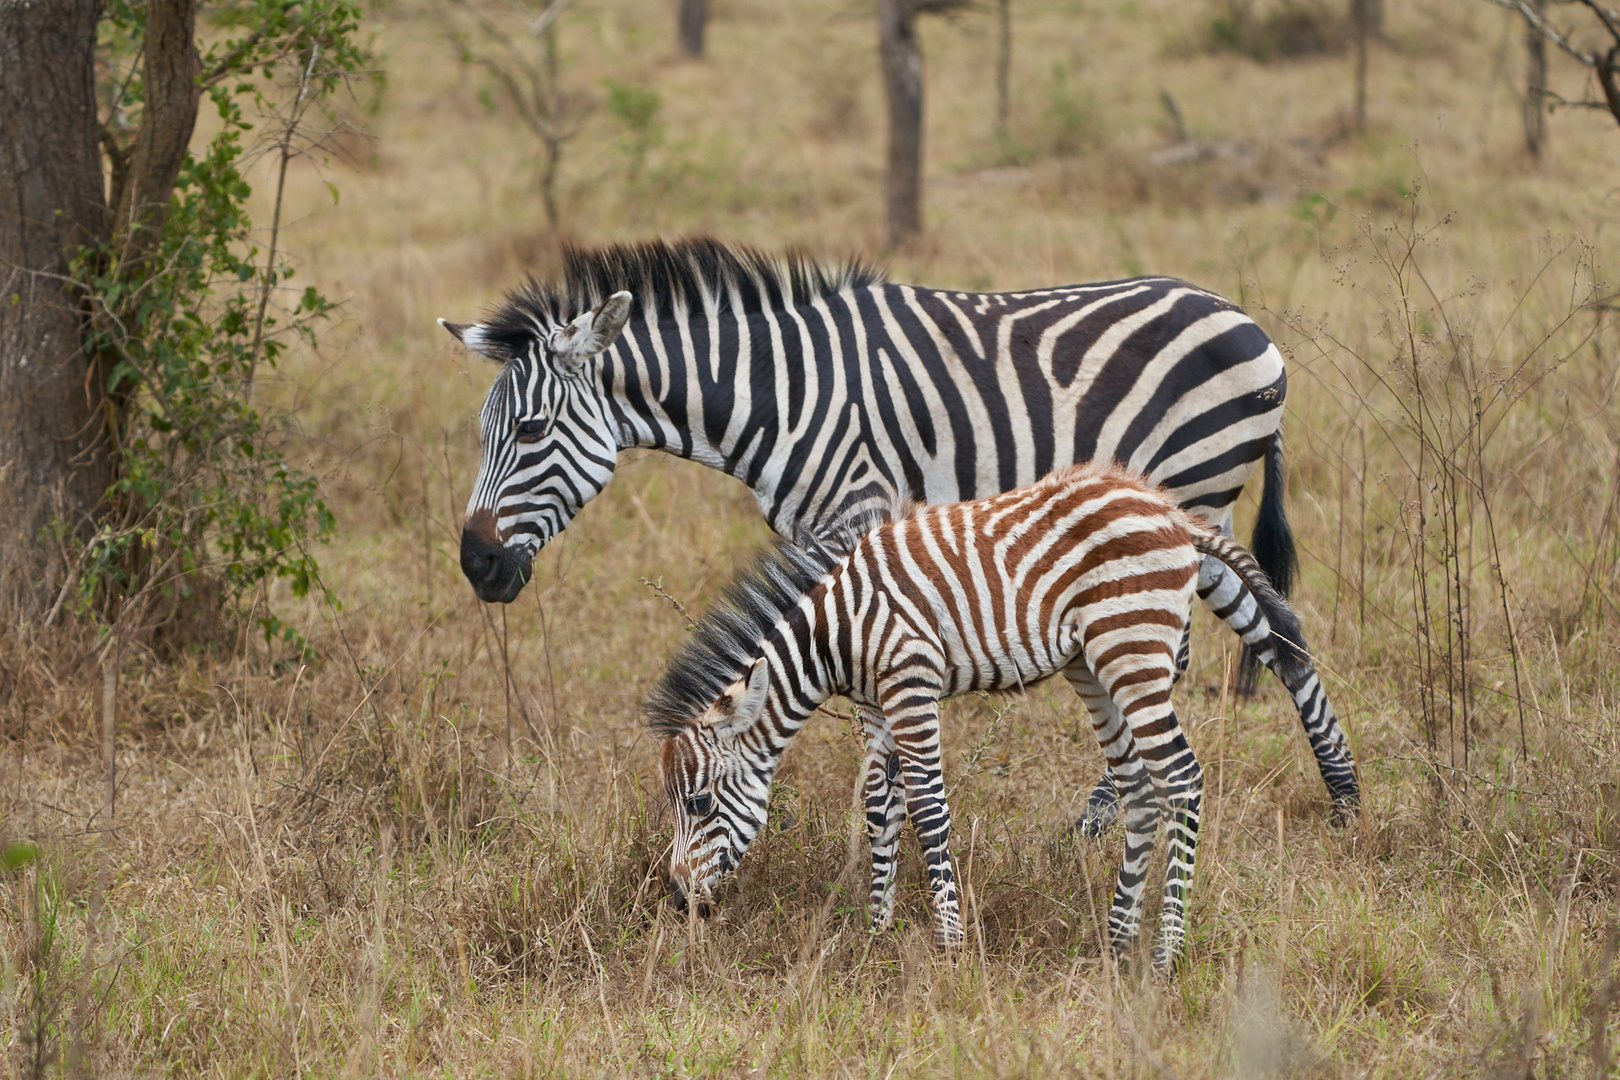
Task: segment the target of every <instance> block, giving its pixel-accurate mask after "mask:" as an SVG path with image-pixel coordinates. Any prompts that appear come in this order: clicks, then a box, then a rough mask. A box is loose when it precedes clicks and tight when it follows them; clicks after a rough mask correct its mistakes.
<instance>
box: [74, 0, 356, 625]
mask: <svg viewBox="0 0 1620 1080" xmlns="http://www.w3.org/2000/svg"><path fill="white" fill-rule="evenodd" d="M210 17H212V18H213V19H214V20H215V21H216V23H218V29H220V30H223V31H224V33H223V34H222V35H221V36H220V37H219V39H218V40H217V41H216V42H215V44H214V45H213V46H212V47H210V48H209V49H208V50H207V51H206V53H205V54H204V55H203V57H202V64H201V68H202V71H203V76H202V83H203V93H204V95H205V98H204V100H205V102H206V103H207V104H211V105H212V107H213V108H214V109H215V110H216V112H217V114H218V120H219V123H218V129H217V131H216V132H215V134H214V135H213V136H212V137H211V138H210V139H209V141H208V143H207V144H206V146H204V147H202V148H200V149H194V150H193V151H192V152H191V153H189V154H188V155H187V157H186V160H185V163H184V165H183V167H182V169H181V172H180V176H179V179H178V182H177V183H176V185H175V189H174V194H173V197H172V198H171V200H170V203H169V207H168V211H167V214H166V216H165V217H164V219H163V227H162V235H161V239H160V241H159V242H158V243H157V245H156V246H155V249H154V250H153V252H152V253H151V254H150V255H149V256H147V257H145V258H143V259H141V260H140V261H139V262H138V263H137V264H135V265H125V264H124V263H123V262H121V261H120V257H119V248H118V240H117V238H115V240H114V242H113V244H112V245H109V246H108V247H105V248H100V247H98V248H91V249H87V250H85V251H84V252H82V253H81V255H80V257H79V258H78V260H77V261H76V263H75V275H76V277H77V278H78V280H80V281H81V282H82V283H83V285H84V288H85V291H86V295H87V296H88V298H89V301H90V310H91V332H90V335H89V338H88V341H87V348H88V349H89V350H90V351H91V353H92V355H94V356H96V357H97V358H98V360H99V361H100V365H99V367H100V370H101V371H102V372H104V373H105V379H106V383H105V388H106V392H107V401H108V410H109V414H110V415H109V416H108V418H107V421H108V430H109V432H110V433H111V438H112V440H113V452H114V479H113V482H112V484H111V486H110V488H109V489H108V491H107V493H106V497H105V505H104V512H103V514H102V516H101V520H100V524H99V528H98V530H97V532H96V534H95V535H94V537H93V538H92V539H91V540H90V541H89V542H88V543H87V544H85V545H84V547H83V548H82V550H81V551H80V552H79V562H78V579H77V580H78V587H77V605H78V607H79V609H80V611H81V612H85V613H94V614H95V615H97V616H99V617H101V618H109V619H110V618H113V617H117V616H118V615H120V614H128V612H129V610H130V608H129V605H130V602H131V601H134V600H139V601H140V602H139V604H138V605H136V606H135V611H136V616H135V619H134V624H135V626H137V627H138V628H140V629H141V630H143V631H146V632H148V633H151V634H154V635H156V636H162V635H163V634H165V633H166V634H168V636H169V637H170V638H171V639H173V640H175V641H177V642H185V641H194V640H199V639H205V638H207V637H212V636H213V635H214V632H215V631H217V630H218V628H219V625H220V622H221V620H222V619H229V617H230V616H231V615H233V614H234V615H236V616H243V617H245V616H246V615H247V614H248V610H249V607H250V606H253V607H256V605H251V602H250V601H249V598H250V597H251V596H252V595H253V593H254V591H255V589H256V588H257V587H258V586H260V585H262V584H267V583H268V582H269V581H271V580H274V579H281V580H284V581H286V582H287V583H288V584H289V586H290V588H291V591H292V592H293V594H294V595H296V596H303V595H306V594H307V593H308V591H309V589H310V588H311V586H312V585H315V586H318V585H319V573H318V568H317V565H316V562H315V559H314V557H313V555H312V554H311V551H310V542H311V541H319V540H323V539H325V538H326V537H328V536H329V535H330V534H331V532H332V530H333V528H334V524H335V523H334V520H333V516H332V513H331V510H330V509H329V508H328V507H327V505H326V503H325V501H324V500H323V499H322V497H321V494H320V490H319V485H318V483H317V481H316V479H315V477H313V476H311V475H309V474H308V473H307V472H305V471H304V470H302V469H300V468H299V467H297V466H296V465H294V464H292V463H291V462H289V461H288V460H287V458H286V456H285V452H284V449H283V439H282V435H283V432H284V425H282V424H281V423H279V422H278V421H277V419H276V418H275V417H273V416H272V415H271V414H269V413H268V412H266V410H265V409H264V408H263V407H262V406H259V405H255V404H254V401H253V389H254V380H255V376H256V375H257V374H262V371H263V369H265V368H274V367H276V365H277V364H278V362H279V361H280V360H281V358H282V356H283V355H284V353H285V351H286V349H287V347H288V346H289V345H290V344H291V343H292V342H293V341H295V340H297V339H302V340H303V341H304V342H306V343H307V344H308V345H309V346H310V347H313V346H314V344H315V324H316V323H318V322H319V321H320V320H322V319H323V318H325V317H326V316H327V315H328V314H329V313H330V312H331V310H332V308H333V304H332V303H331V302H330V301H329V300H328V299H327V298H326V297H325V296H324V295H322V293H321V292H320V291H319V290H318V289H316V288H315V287H314V286H306V287H305V288H303V289H302V290H301V291H296V292H294V291H293V290H292V288H291V287H290V285H289V282H290V280H291V278H292V277H293V268H292V267H291V266H290V265H288V264H287V262H286V259H285V253H284V252H283V251H281V250H278V248H277V240H278V238H279V225H280V220H279V218H280V205H281V198H280V190H279V187H280V186H281V185H284V183H285V180H286V166H287V162H288V160H289V159H290V158H292V157H296V156H297V155H298V154H299V153H301V152H303V151H304V150H306V149H308V146H309V139H308V137H307V135H306V133H305V125H304V120H305V118H306V116H307V115H308V112H309V110H311V109H316V108H323V107H325V105H326V103H327V102H328V101H329V99H330V98H331V96H332V95H333V94H334V93H335V92H337V91H338V90H340V89H341V88H343V87H344V86H345V85H347V83H348V81H349V79H350V78H351V77H352V76H354V75H355V74H356V73H358V72H359V71H360V70H361V69H362V68H363V66H364V63H365V60H366V55H365V52H364V50H363V49H362V48H361V46H360V45H359V43H358V29H359V28H358V17H359V8H358V6H357V5H355V4H353V3H350V2H349V0H315V2H312V3H300V2H295V0H257V2H254V3H243V4H227V5H225V6H223V7H221V8H218V9H215V10H214V11H212V12H211V13H210ZM143 25H144V13H142V12H140V11H139V10H137V9H136V8H134V7H133V6H132V5H131V4H130V3H129V2H128V0H124V2H122V3H117V4H114V5H113V6H111V7H110V8H109V9H108V11H107V13H106V15H105V17H104V22H103V27H102V35H101V44H102V51H103V53H104V55H105V58H106V63H105V64H104V65H103V71H104V72H105V73H106V74H105V79H106V83H105V85H104V92H103V99H104V101H105V102H106V108H107V120H106V125H105V128H104V131H105V132H106V133H107V134H106V137H105V138H104V145H108V146H109V150H108V153H109V157H111V158H112V159H113V164H114V170H115V174H116V170H117V168H118V163H119V155H120V154H121V153H127V152H128V150H129V147H128V146H127V145H124V146H120V144H119V140H120V138H121V137H124V138H128V136H121V133H124V132H129V131H133V130H134V129H135V125H134V124H133V123H132V122H131V121H130V118H131V117H132V116H135V115H138V114H139V111H140V110H141V107H142V86H141V81H140V79H139V71H140V64H139V59H140V55H141V35H142V30H143ZM245 106H251V107H252V114H253V117H254V118H255V119H256V118H258V117H267V118H269V120H270V123H269V124H268V125H267V127H269V128H271V130H272V131H273V132H274V134H271V135H268V136H267V135H260V136H259V139H260V142H259V148H266V149H269V150H270V151H271V152H273V153H279V155H280V162H281V169H280V174H279V180H278V191H277V197H276V210H275V217H274V220H273V221H272V222H271V225H270V240H269V244H268V247H266V248H261V246H260V244H259V242H258V240H257V239H256V235H255V225H254V222H253V221H252V219H251V217H250V215H249V213H248V199H249V196H250V195H251V194H252V191H251V188H250V187H249V185H248V183H247V181H246V179H245V178H244V176H243V172H242V170H243V163H244V155H245V154H246V153H247V152H248V151H249V149H250V148H251V144H250V143H249V140H250V139H251V138H253V136H254V127H255V125H254V122H253V120H250V118H249V115H248V112H247V110H246V109H245ZM266 139H268V142H266V141H265V140H266ZM334 195H335V190H334ZM289 294H290V295H289ZM329 599H330V598H329ZM254 613H255V614H256V615H257V617H258V621H259V623H260V624H261V626H262V628H263V630H264V632H265V634H266V636H267V637H271V636H276V637H282V638H285V639H288V640H296V634H294V633H293V632H292V631H291V630H290V628H289V627H287V626H286V625H285V624H284V623H283V622H282V621H281V620H280V619H279V618H278V617H277V616H276V615H275V614H274V613H273V612H271V611H269V610H268V609H267V608H265V609H259V610H257V611H256V612H254ZM299 644H300V645H301V644H302V643H301V642H299Z"/></svg>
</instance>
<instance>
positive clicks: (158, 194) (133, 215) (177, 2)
mask: <svg viewBox="0 0 1620 1080" xmlns="http://www.w3.org/2000/svg"><path fill="white" fill-rule="evenodd" d="M196 29H197V5H196V0H151V2H150V3H149V4H148V5H147V11H146V40H145V42H144V44H143V50H144V52H145V58H146V77H145V83H146V85H145V95H146V103H145V104H146V107H145V109H144V111H143V113H142V116H141V128H140V132H139V133H138V134H137V135H136V136H135V146H134V150H133V152H132V153H131V154H130V160H129V171H128V177H127V182H126V184H125V187H124V189H123V192H122V198H121V199H120V201H119V204H118V205H117V206H114V207H113V208H112V209H113V215H114V216H113V237H114V243H115V244H116V245H117V246H118V249H119V256H120V259H121V260H122V261H123V262H125V263H131V262H138V261H139V260H140V259H142V258H144V257H145V256H146V255H147V254H148V253H149V252H150V251H151V249H152V248H153V247H154V246H156V243H157V239H158V237H159V235H160V234H161V233H162V230H163V217H164V214H165V212H166V211H167V210H168V206H169V196H170V194H172V193H173V191H174V182H175V180H176V179H178V177H179V175H180V166H181V165H182V164H184V163H185V159H186V147H187V146H188V145H189V144H190V142H191V134H192V131H193V130H194V129H195V128H196V126H197V102H198V99H199V98H200V96H201V93H202V88H201V86H200V85H199V84H198V82H197V76H198V69H199V68H200V67H201V62H200V61H199V60H198V58H197V43H196Z"/></svg>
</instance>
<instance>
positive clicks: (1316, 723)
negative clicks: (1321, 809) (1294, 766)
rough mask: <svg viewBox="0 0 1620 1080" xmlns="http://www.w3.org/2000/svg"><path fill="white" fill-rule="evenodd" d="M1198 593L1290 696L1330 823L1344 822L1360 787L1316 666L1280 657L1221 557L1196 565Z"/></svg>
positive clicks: (1252, 601)
mask: <svg viewBox="0 0 1620 1080" xmlns="http://www.w3.org/2000/svg"><path fill="white" fill-rule="evenodd" d="M1198 595H1199V597H1200V598H1201V599H1202V600H1203V601H1204V603H1206V604H1208V605H1209V608H1210V610H1211V611H1213V612H1215V614H1216V615H1217V616H1218V617H1219V618H1220V619H1221V621H1222V622H1224V623H1226V625H1228V626H1230V627H1231V628H1232V629H1233V630H1234V631H1236V633H1237V635H1238V636H1239V637H1240V638H1242V639H1243V642H1244V644H1246V645H1248V646H1249V648H1251V649H1252V650H1253V651H1254V654H1255V656H1256V658H1258V659H1259V661H1260V662H1261V663H1262V664H1264V665H1265V666H1266V667H1267V668H1270V669H1271V672H1272V674H1274V675H1276V676H1277V679H1278V681H1280V682H1281V683H1282V684H1283V686H1284V687H1286V688H1287V690H1288V693H1289V694H1290V696H1292V697H1293V699H1294V708H1295V709H1296V710H1297V711H1298V713H1299V722H1300V726H1301V727H1303V728H1304V729H1305V737H1306V739H1308V740H1309V741H1310V744H1311V753H1312V754H1314V755H1315V756H1316V768H1317V771H1318V772H1320V773H1321V774H1322V782H1323V783H1324V784H1326V785H1327V789H1328V794H1329V796H1330V797H1331V798H1332V799H1333V823H1334V824H1335V825H1340V824H1343V823H1344V821H1345V820H1346V819H1347V818H1348V817H1350V816H1351V815H1352V814H1354V813H1355V811H1356V808H1357V807H1359V806H1360V805H1361V786H1360V784H1359V782H1358V781H1357V779H1356V762H1355V758H1354V756H1353V755H1352V754H1351V753H1350V740H1349V738H1348V737H1347V736H1346V735H1345V733H1344V727H1343V726H1342V725H1341V724H1340V723H1339V718H1338V716H1336V715H1335V714H1334V712H1333V706H1332V705H1331V704H1330V703H1329V702H1328V699H1327V694H1326V693H1325V692H1324V691H1323V689H1322V680H1321V678H1320V677H1318V675H1317V673H1316V668H1315V666H1314V665H1313V664H1312V663H1311V662H1310V659H1309V658H1308V657H1305V656H1295V657H1290V658H1289V662H1287V663H1284V662H1283V661H1282V658H1281V657H1279V656H1278V655H1277V648H1276V645H1275V643H1274V641H1273V639H1272V636H1271V624H1270V623H1269V622H1267V621H1266V617H1265V615H1264V614H1263V613H1262V612H1261V611H1260V607H1259V605H1258V604H1257V603H1256V601H1255V598H1254V594H1253V593H1252V592H1250V591H1249V589H1248V587H1247V586H1246V585H1245V584H1244V583H1243V579H1242V578H1241V577H1240V576H1239V575H1238V574H1237V572H1236V571H1234V570H1232V569H1231V568H1230V567H1228V566H1227V565H1226V564H1225V563H1223V562H1221V561H1220V560H1219V559H1216V558H1213V557H1207V558H1205V559H1204V561H1203V564H1202V565H1201V566H1200V567H1199V570H1198Z"/></svg>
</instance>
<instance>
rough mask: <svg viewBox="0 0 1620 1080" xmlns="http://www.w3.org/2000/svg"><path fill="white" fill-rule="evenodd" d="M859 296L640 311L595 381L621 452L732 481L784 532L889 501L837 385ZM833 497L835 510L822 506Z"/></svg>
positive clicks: (887, 487)
mask: <svg viewBox="0 0 1620 1080" xmlns="http://www.w3.org/2000/svg"><path fill="white" fill-rule="evenodd" d="M859 291H860V290H857V289H853V288H852V289H845V290H844V291H842V292H839V293H835V294H832V295H829V296H821V297H817V298H815V299H813V300H811V301H808V302H806V303H804V304H801V305H799V306H798V307H796V308H784V309H780V310H776V309H768V310H763V311H761V310H751V311H732V310H720V309H719V308H717V307H713V306H710V307H707V308H705V309H703V310H694V311H691V312H690V313H688V314H686V315H684V316H682V315H680V314H677V315H675V316H670V315H668V314H666V315H665V316H664V317H663V318H661V319H659V320H657V321H652V320H650V319H648V318H647V317H646V315H645V313H643V312H638V313H637V316H636V317H635V318H633V319H632V321H631V323H630V324H629V325H628V326H627V327H626V328H625V331H624V333H623V335H622V336H621V337H620V339H619V341H618V342H617V343H616V344H615V346H614V347H613V348H612V349H611V350H609V352H608V353H605V354H604V361H603V363H602V364H601V366H600V369H599V374H598V378H599V381H600V388H601V391H602V393H603V395H604V396H605V398H606V400H607V402H608V404H609V408H610V410H611V413H612V417H613V420H614V422H615V424H616V426H617V429H618V432H619V441H620V448H621V449H630V448H632V447H640V448H647V449H656V450H663V451H665V452H667V453H672V454H675V455H677V456H679V457H683V458H688V459H690V460H693V461H697V462H700V463H702V464H704V465H707V466H709V467H710V468H714V469H719V470H720V471H722V472H724V473H726V474H727V475H729V476H734V477H736V478H737V479H739V480H741V481H742V482H743V483H745V484H747V485H748V486H749V487H750V488H751V489H752V490H753V492H754V496H755V498H756V499H757V500H758V501H759V505H760V509H761V511H762V512H763V513H764V515H765V519H766V521H767V523H769V524H770V526H771V527H772V528H773V529H774V530H776V531H777V532H778V533H781V534H783V535H786V536H790V537H791V536H793V535H795V532H796V529H797V527H798V526H800V525H802V524H814V523H818V522H823V521H829V520H832V519H834V518H838V517H842V516H844V515H846V514H847V513H849V512H851V511H852V510H854V509H856V508H858V506H859V505H860V504H861V503H863V502H868V501H870V502H878V503H882V504H885V505H888V504H891V503H892V501H893V491H894V485H893V483H892V482H891V481H890V480H888V478H887V477H886V475H885V473H884V471H883V470H882V469H880V468H878V467H877V466H876V465H875V463H874V462H873V455H872V454H870V453H869V452H868V448H867V447H866V445H865V443H866V440H867V438H868V434H867V432H866V430H865V425H864V424H863V423H862V421H861V418H860V412H859V409H858V408H857V406H856V405H855V403H854V402H852V401H851V399H850V393H849V391H848V388H847V387H846V385H845V379H846V375H845V365H844V363H843V360H842V356H841V352H842V350H843V349H845V348H847V347H848V346H849V337H850V333H851V328H852V327H853V326H854V325H855V324H856V322H857V319H856V318H855V314H854V309H855V307H856V306H857V302H858V301H857V298H856V296H855V295H854V294H855V293H857V292H859ZM829 470H832V471H834V472H836V473H837V474H838V475H837V476H836V477H834V476H832V475H829ZM829 480H832V481H834V482H830V483H829V482H828V481H829ZM816 491H820V492H823V493H824V494H823V495H822V497H821V499H820V500H819V501H818V499H816V498H815V497H813V496H812V494H811V493H813V492H816ZM834 496H836V498H837V505H824V503H825V502H826V501H827V500H828V499H830V498H833V497H834Z"/></svg>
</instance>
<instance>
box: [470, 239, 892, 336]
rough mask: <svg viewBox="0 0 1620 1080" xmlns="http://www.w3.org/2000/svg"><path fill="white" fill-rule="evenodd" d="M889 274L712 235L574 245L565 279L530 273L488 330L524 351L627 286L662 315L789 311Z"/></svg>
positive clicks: (638, 303) (637, 310) (566, 252)
mask: <svg viewBox="0 0 1620 1080" xmlns="http://www.w3.org/2000/svg"><path fill="white" fill-rule="evenodd" d="M885 280H887V279H886V277H885V275H884V273H883V272H882V271H881V270H879V269H878V268H877V267H875V266H871V265H869V264H867V263H864V262H861V261H860V260H858V259H852V260H850V261H848V262H844V263H821V262H818V261H816V260H815V259H812V258H811V257H810V256H808V255H805V254H804V253H802V252H797V251H788V252H785V253H783V254H780V255H777V254H770V253H767V252H763V251H760V250H758V249H756V248H751V247H746V246H743V245H736V244H724V243H721V242H720V241H719V240H715V239H712V238H710V237H692V238H689V239H684V240H676V241H674V242H672V243H671V242H666V241H664V240H647V241H643V242H641V243H636V244H612V245H609V246H608V247H602V248H576V247H566V248H564V249H563V275H562V280H561V281H560V282H552V281H542V280H540V279H539V278H535V277H531V278H529V279H528V281H526V282H524V283H523V284H522V285H521V286H519V287H518V288H517V289H515V290H514V291H513V292H511V293H510V294H509V295H508V296H507V298H506V300H505V302H504V303H502V304H501V306H500V307H499V308H498V309H497V310H496V311H495V313H494V314H493V315H492V316H491V317H490V318H489V319H488V320H487V321H486V322H485V324H484V334H485V337H486V338H487V339H489V340H491V341H493V342H495V343H498V344H501V345H504V346H506V348H507V349H508V350H509V351H511V352H513V353H517V352H520V351H521V350H522V347H523V344H524V342H525V341H526V340H527V339H529V338H532V337H533V336H534V334H535V333H536V331H537V330H543V329H549V328H552V327H556V326H561V325H562V324H563V323H564V322H567V321H568V320H569V319H572V318H573V317H574V316H576V315H578V314H580V313H581V312H583V311H584V310H585V309H586V308H589V307H594V306H596V305H597V304H600V303H601V302H602V301H603V300H605V299H606V298H607V297H609V296H611V295H612V294H614V293H616V292H619V291H621V290H624V291H627V292H629V293H630V294H631V295H633V296H634V297H635V303H634V306H633V307H632V309H631V310H632V313H633V315H632V317H638V316H641V315H642V314H643V313H644V312H645V311H646V310H647V309H646V305H647V304H648V303H649V302H650V303H651V304H652V305H653V309H654V312H655V317H656V318H663V317H665V316H668V315H672V314H674V313H675V312H677V311H679V310H681V309H683V308H684V309H686V310H697V311H701V310H705V309H706V308H709V307H714V308H718V309H719V310H721V311H735V312H741V313H745V314H747V313H753V312H761V311H782V310H786V309H789V308H794V307H798V306H799V305H800V304H804V303H808V302H810V301H811V300H815V299H816V298H818V297H822V296H831V295H832V294H834V293H837V292H840V291H841V290H843V289H847V288H858V287H860V286H863V285H875V284H878V283H879V282H882V281H885Z"/></svg>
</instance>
